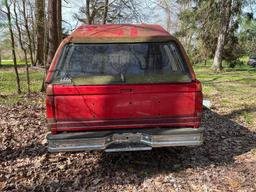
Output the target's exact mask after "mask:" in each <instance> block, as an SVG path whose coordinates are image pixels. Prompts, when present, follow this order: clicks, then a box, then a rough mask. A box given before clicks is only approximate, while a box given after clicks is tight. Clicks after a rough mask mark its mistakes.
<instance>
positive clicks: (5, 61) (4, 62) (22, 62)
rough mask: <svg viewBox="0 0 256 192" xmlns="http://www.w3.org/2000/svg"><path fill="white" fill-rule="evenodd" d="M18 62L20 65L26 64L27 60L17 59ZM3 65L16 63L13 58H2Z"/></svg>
mask: <svg viewBox="0 0 256 192" xmlns="http://www.w3.org/2000/svg"><path fill="white" fill-rule="evenodd" d="M17 64H18V65H25V61H22V60H18V61H17ZM1 65H3V66H4V65H14V64H13V61H12V60H2V61H1Z"/></svg>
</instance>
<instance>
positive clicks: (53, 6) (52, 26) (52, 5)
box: [46, 0, 58, 71]
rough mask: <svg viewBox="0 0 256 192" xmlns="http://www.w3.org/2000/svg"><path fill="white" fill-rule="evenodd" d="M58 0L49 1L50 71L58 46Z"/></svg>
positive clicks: (48, 64) (48, 65) (48, 63)
mask: <svg viewBox="0 0 256 192" xmlns="http://www.w3.org/2000/svg"><path fill="white" fill-rule="evenodd" d="M56 13H57V1H56V0H49V1H48V29H49V41H48V42H49V52H48V58H47V65H46V70H47V71H48V69H49V67H50V64H51V62H52V59H53V57H54V54H55V51H56V50H57V48H58V30H57V26H58V25H57V17H56Z"/></svg>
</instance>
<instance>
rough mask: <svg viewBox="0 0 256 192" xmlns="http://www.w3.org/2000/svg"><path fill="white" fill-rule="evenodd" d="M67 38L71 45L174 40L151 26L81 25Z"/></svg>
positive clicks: (163, 31) (166, 33)
mask: <svg viewBox="0 0 256 192" xmlns="http://www.w3.org/2000/svg"><path fill="white" fill-rule="evenodd" d="M67 38H68V41H69V42H73V43H125V42H127V43H128V42H163V41H169V40H175V38H174V37H173V36H171V35H170V33H168V32H167V31H166V30H165V29H163V28H162V27H161V26H160V25H151V24H106V25H82V26H80V27H78V28H77V29H76V30H74V32H72V33H71V35H70V36H68V37H67Z"/></svg>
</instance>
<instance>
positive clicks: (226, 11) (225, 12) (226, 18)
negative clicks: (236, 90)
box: [211, 0, 232, 71]
mask: <svg viewBox="0 0 256 192" xmlns="http://www.w3.org/2000/svg"><path fill="white" fill-rule="evenodd" d="M221 4H222V5H221V9H222V11H221V15H222V18H221V21H220V31H219V36H218V44H217V48H216V50H215V55H214V59H213V65H212V67H211V68H212V70H214V71H220V70H222V68H223V67H222V59H223V52H224V46H225V40H226V36H227V31H228V27H229V23H230V18H231V6H232V0H228V1H226V0H222V2H221Z"/></svg>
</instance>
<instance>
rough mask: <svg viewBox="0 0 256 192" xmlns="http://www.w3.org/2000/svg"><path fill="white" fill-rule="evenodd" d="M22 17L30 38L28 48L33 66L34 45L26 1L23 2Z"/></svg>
mask: <svg viewBox="0 0 256 192" xmlns="http://www.w3.org/2000/svg"><path fill="white" fill-rule="evenodd" d="M22 15H23V19H24V26H25V29H26V33H27V36H28V48H29V53H30V60H31V63H32V65H35V63H34V57H33V45H32V39H31V34H30V29H29V26H28V17H27V13H26V1H25V0H22Z"/></svg>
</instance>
